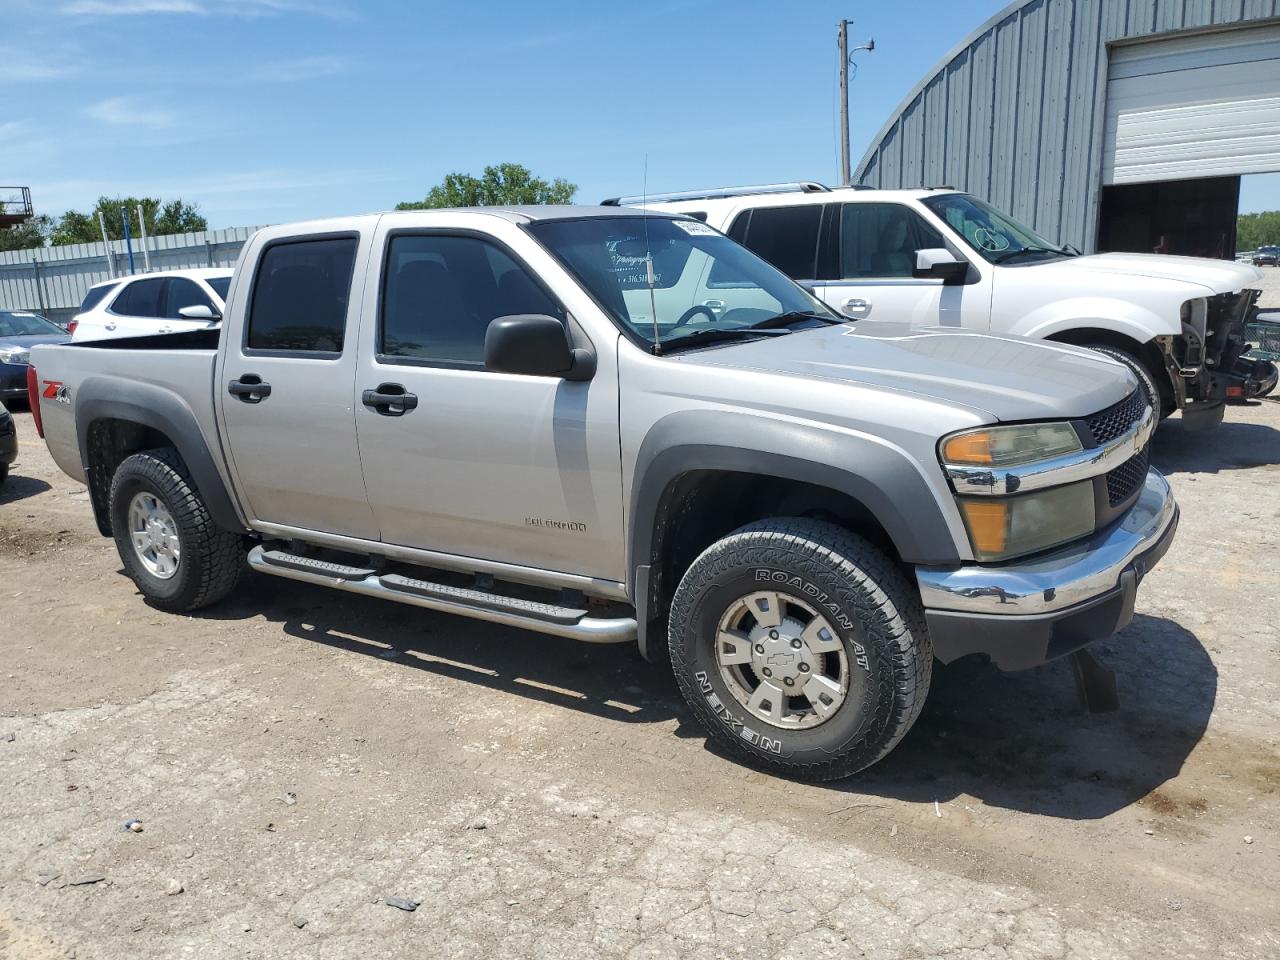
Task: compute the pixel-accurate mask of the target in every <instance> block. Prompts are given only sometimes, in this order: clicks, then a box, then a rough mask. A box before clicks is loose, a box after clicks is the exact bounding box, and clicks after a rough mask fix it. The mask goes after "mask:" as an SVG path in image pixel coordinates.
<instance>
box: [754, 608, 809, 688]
mask: <svg viewBox="0 0 1280 960" xmlns="http://www.w3.org/2000/svg"><path fill="white" fill-rule="evenodd" d="M804 627H805V625H804V624H803V623H800V622H798V621H796V620H791V619H787V620H783V621H782V623H780V624H778V626H776V627H763V626H757V627H756V628H755V629H753V630H752V631H751V633H750V635H749V636H750V640H751V667H752V669H753V670H755V672H756V674H757V676H761V677H765V678H767V679H769V680H772V681H773V682H774V683H776V684H778V685H779V686H781V687H783V688H785V689H794V688H797V687H802V686H804V683H805V681H806V680H808V679H809V677H811V676H812V675H813V673H814V671H815V670H817V668H818V666H819V664H818V663H817V659H816V658H815V656H814V654H813V651H811V650H810V649H809V645H808V644H807V643H805V642H804V640H802V639H801V634H802V633H803V632H804Z"/></svg>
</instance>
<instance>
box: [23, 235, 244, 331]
mask: <svg viewBox="0 0 1280 960" xmlns="http://www.w3.org/2000/svg"><path fill="white" fill-rule="evenodd" d="M258 229H259V228H258V227H232V228H230V229H227V230H204V231H201V232H199V233H175V234H170V235H167V236H161V237H150V238H148V246H149V250H150V256H151V269H152V270H153V271H155V270H181V269H184V268H188V267H230V266H234V265H235V262H236V258H237V257H238V256H240V248H241V247H243V246H244V243H245V241H246V240H248V239H249V237H250V236H252V235H253V233H254V231H255V230H258ZM110 247H111V257H112V259H113V262H114V263H115V271H116V276H123V275H125V274H127V273H128V272H129V257H128V253H127V251H126V250H125V244H124V241H123V240H113V241H112V242H111V244H110ZM133 263H134V268H135V271H136V272H137V273H142V272H143V256H142V248H141V246H140V245H139V242H138V241H137V240H135V241H134V245H133ZM107 279H110V273H109V271H108V269H107V244H104V243H77V244H71V245H70V246H65V247H43V248H41V249H37V250H6V251H3V252H0V309H4V310H34V311H36V312H38V313H43V314H44V315H45V316H47V317H49V319H51V320H58V321H63V320H66V319H68V318H69V317H70V316H71V315H72V314H74V313H75V312H76V308H77V307H79V306H80V301H81V300H83V299H84V294H85V291H86V290H88V289H89V288H90V287H91V286H93V285H94V284H95V283H98V282H100V281H102V280H107Z"/></svg>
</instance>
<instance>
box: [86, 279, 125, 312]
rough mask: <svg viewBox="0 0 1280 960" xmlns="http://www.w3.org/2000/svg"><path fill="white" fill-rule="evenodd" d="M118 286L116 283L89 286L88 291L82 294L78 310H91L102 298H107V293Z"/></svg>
mask: <svg viewBox="0 0 1280 960" xmlns="http://www.w3.org/2000/svg"><path fill="white" fill-rule="evenodd" d="M118 286H120V284H118V283H105V284H103V285H102V286H100V287H91V288H90V289H89V292H88V293H86V294H85V295H84V300H82V301H81V302H80V312H81V313H84V312H85V311H86V310H92V309H93V308H94V307H96V306H97V305H98V304H100V303H101V302H102V301H103V300H105V299H107V294H109V293H111V291H113V290H115V289H116V287H118Z"/></svg>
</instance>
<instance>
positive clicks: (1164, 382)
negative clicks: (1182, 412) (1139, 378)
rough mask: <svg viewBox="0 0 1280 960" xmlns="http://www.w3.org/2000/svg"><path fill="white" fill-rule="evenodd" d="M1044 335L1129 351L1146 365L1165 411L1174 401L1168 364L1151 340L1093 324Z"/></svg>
mask: <svg viewBox="0 0 1280 960" xmlns="http://www.w3.org/2000/svg"><path fill="white" fill-rule="evenodd" d="M1045 339H1047V340H1052V341H1055V342H1057V343H1069V344H1072V345H1073V346H1077V347H1087V346H1089V345H1091V344H1101V345H1103V346H1107V347H1115V348H1116V349H1117V350H1123V351H1124V352H1125V353H1128V354H1132V355H1133V356H1135V357H1137V358H1138V359H1139V360H1141V361H1142V363H1143V365H1144V366H1145V367H1146V368H1147V372H1148V373H1150V374H1151V379H1152V380H1154V381H1155V382H1156V386H1157V387H1158V388H1159V390H1160V402H1161V404H1162V405H1163V407H1164V409H1165V410H1166V411H1168V410H1169V409H1170V408H1171V406H1172V405H1173V404H1174V396H1173V382H1172V380H1170V374H1169V368H1168V365H1167V364H1166V363H1165V357H1164V353H1163V352H1162V351H1161V350H1160V347H1159V345H1158V344H1157V343H1156V342H1155V340H1148V341H1147V342H1146V343H1139V342H1138V341H1137V340H1135V339H1133V337H1130V336H1126V335H1125V334H1123V333H1116V332H1115V331H1114V330H1101V329H1098V328H1097V327H1078V328H1075V329H1072V330H1063V331H1060V332H1059V333H1054V334H1050V335H1049V336H1048V337H1046V338H1045Z"/></svg>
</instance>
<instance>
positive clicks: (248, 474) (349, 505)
mask: <svg viewBox="0 0 1280 960" xmlns="http://www.w3.org/2000/svg"><path fill="white" fill-rule="evenodd" d="M368 222H369V223H370V228H369V229H367V230H365V231H363V232H362V231H359V230H352V231H350V232H340V233H322V234H315V235H311V236H302V237H299V236H289V237H281V238H277V239H266V240H265V241H262V240H260V241H258V242H259V243H260V244H261V247H260V251H258V252H256V253H257V255H256V257H254V256H251V257H249V258H247V259H246V261H245V262H246V263H252V264H255V267H256V269H255V270H254V275H253V276H251V277H240V278H239V279H238V281H237V289H236V292H235V294H234V295H233V296H232V303H231V304H230V313H229V314H228V317H227V321H226V325H225V328H224V338H226V339H227V340H228V341H229V342H226V344H225V348H224V350H223V352H222V359H221V361H220V366H219V372H218V375H217V377H216V379H215V383H214V389H215V391H216V393H217V400H218V402H219V403H220V405H221V409H222V430H223V436H224V438H225V441H224V442H225V443H226V444H227V447H228V450H229V454H230V457H229V459H230V462H231V467H232V470H233V471H234V474H235V477H236V486H237V490H238V491H239V492H240V495H241V497H242V498H243V499H244V501H245V503H246V507H247V509H248V511H249V512H250V514H251V515H252V517H253V519H254V521H255V526H257V527H258V528H259V529H263V530H266V531H267V532H275V533H280V534H284V535H288V533H289V532H290V531H292V530H299V531H309V530H314V531H320V532H323V533H329V534H338V535H342V536H347V537H356V538H360V539H366V540H376V539H377V537H378V530H377V526H376V524H375V523H374V520H373V513H372V511H371V510H370V509H369V501H368V499H367V498H366V496H365V490H364V476H363V473H362V471H361V467H360V455H359V451H358V449H357V446H356V429H355V420H354V411H353V409H352V398H353V391H354V389H355V369H356V344H357V333H358V326H359V304H360V299H361V294H362V291H363V287H364V264H365V263H366V261H367V260H368V250H369V244H370V242H371V237H372V233H373V231H372V223H373V221H368ZM240 284H244V285H246V287H247V289H245V290H244V291H241V290H240V288H239V285H240Z"/></svg>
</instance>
